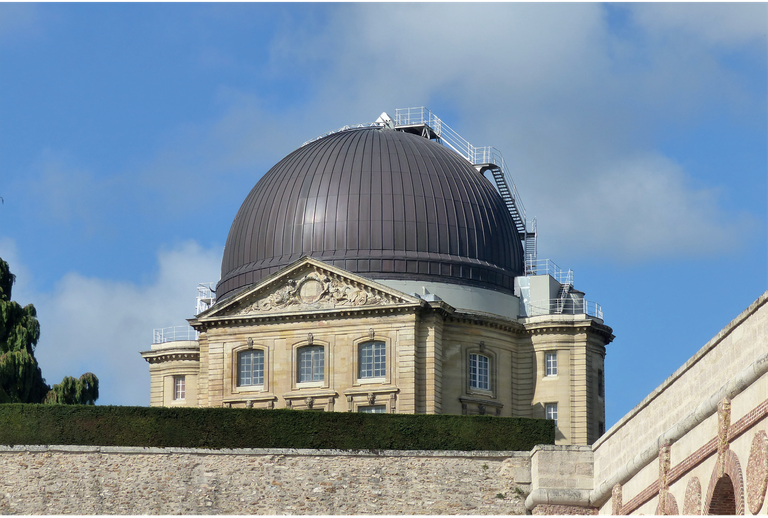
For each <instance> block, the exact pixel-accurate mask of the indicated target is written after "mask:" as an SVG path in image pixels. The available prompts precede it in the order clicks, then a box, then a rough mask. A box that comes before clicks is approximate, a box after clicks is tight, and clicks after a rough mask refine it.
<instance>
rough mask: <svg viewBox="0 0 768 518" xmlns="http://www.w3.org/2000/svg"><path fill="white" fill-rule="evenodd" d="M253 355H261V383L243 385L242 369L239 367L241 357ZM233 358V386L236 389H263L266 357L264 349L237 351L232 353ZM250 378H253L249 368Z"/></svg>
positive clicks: (252, 348) (255, 348) (254, 348)
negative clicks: (234, 368)
mask: <svg viewBox="0 0 768 518" xmlns="http://www.w3.org/2000/svg"><path fill="white" fill-rule="evenodd" d="M254 353H256V354H257V353H261V383H248V384H244V383H242V382H241V377H240V376H241V374H242V368H241V365H240V360H241V357H242V356H243V355H244V354H254ZM234 356H235V366H236V370H235V376H234V378H235V386H236V387H237V388H238V389H261V388H263V387H264V383H265V379H266V371H267V369H266V361H267V355H266V352H265V351H264V349H262V348H260V347H251V348H248V349H241V350H239V351H235V352H234ZM251 376H253V367H251Z"/></svg>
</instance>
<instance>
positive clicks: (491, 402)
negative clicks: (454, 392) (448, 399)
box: [459, 396, 504, 408]
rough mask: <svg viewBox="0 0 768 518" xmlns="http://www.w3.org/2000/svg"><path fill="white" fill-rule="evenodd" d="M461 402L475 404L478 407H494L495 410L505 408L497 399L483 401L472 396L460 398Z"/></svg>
mask: <svg viewBox="0 0 768 518" xmlns="http://www.w3.org/2000/svg"><path fill="white" fill-rule="evenodd" d="M459 401H461V402H462V403H474V404H476V405H485V406H492V407H494V408H496V407H498V408H503V407H504V404H503V403H500V402H498V401H496V400H495V399H483V398H479V397H471V396H459Z"/></svg>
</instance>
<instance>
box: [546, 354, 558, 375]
mask: <svg viewBox="0 0 768 518" xmlns="http://www.w3.org/2000/svg"><path fill="white" fill-rule="evenodd" d="M544 358H545V360H544V363H545V368H546V369H545V370H546V372H545V374H546V375H547V376H557V353H547V354H546V355H545V357H544Z"/></svg>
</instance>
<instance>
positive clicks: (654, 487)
mask: <svg viewBox="0 0 768 518" xmlns="http://www.w3.org/2000/svg"><path fill="white" fill-rule="evenodd" d="M766 417H768V399H767V400H765V401H763V402H762V403H760V404H759V405H757V406H756V407H755V408H754V409H753V410H751V411H750V412H748V413H747V414H746V415H744V416H743V417H742V418H741V419H739V420H738V421H736V422H735V423H733V424H732V425H731V426H730V427H729V428H728V440H729V442H730V441H733V440H734V439H736V438H737V437H739V436H740V435H742V434H743V433H744V432H746V431H748V430H750V429H752V428H753V427H754V426H755V425H756V424H757V423H758V422H760V421H762V420H763V419H765V418H766ZM719 442H720V441H719V440H718V438H717V437H713V438H712V439H711V440H709V441H707V443H706V444H704V445H703V446H701V447H700V448H699V449H698V450H696V451H695V452H693V453H692V454H690V455H689V456H688V457H687V458H686V459H685V460H684V461H682V462H681V463H679V464H678V465H676V466H675V467H674V468H672V469H671V470H670V471H669V475H668V476H667V481H668V484H669V485H672V484H673V483H675V482H676V481H678V480H680V479H681V478H682V477H683V476H685V475H686V474H687V473H688V472H690V471H691V470H692V469H693V468H695V467H696V466H698V465H699V464H701V463H702V462H704V461H705V460H707V459H708V458H709V457H710V456H712V455H714V454H715V453H717V446H718V444H719ZM658 494H659V481H658V480H657V481H656V482H654V483H653V484H651V485H650V486H648V487H646V488H645V489H643V490H642V491H641V492H640V493H638V494H637V495H636V496H635V497H634V498H633V499H631V500H630V501H628V502H627V503H626V504H624V505H622V507H621V514H632V513H633V512H634V511H635V510H637V509H638V508H639V507H640V506H641V505H643V504H644V503H646V502H648V501H649V500H651V499H652V498H654V497H655V496H657V495H658ZM743 505H744V504H743V502H742V506H743Z"/></svg>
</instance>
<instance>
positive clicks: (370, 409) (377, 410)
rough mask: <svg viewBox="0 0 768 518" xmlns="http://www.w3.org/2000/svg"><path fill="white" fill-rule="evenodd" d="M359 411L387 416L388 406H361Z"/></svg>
mask: <svg viewBox="0 0 768 518" xmlns="http://www.w3.org/2000/svg"><path fill="white" fill-rule="evenodd" d="M357 411H358V412H360V413H363V414H386V413H387V405H373V406H361V407H358V408H357Z"/></svg>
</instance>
